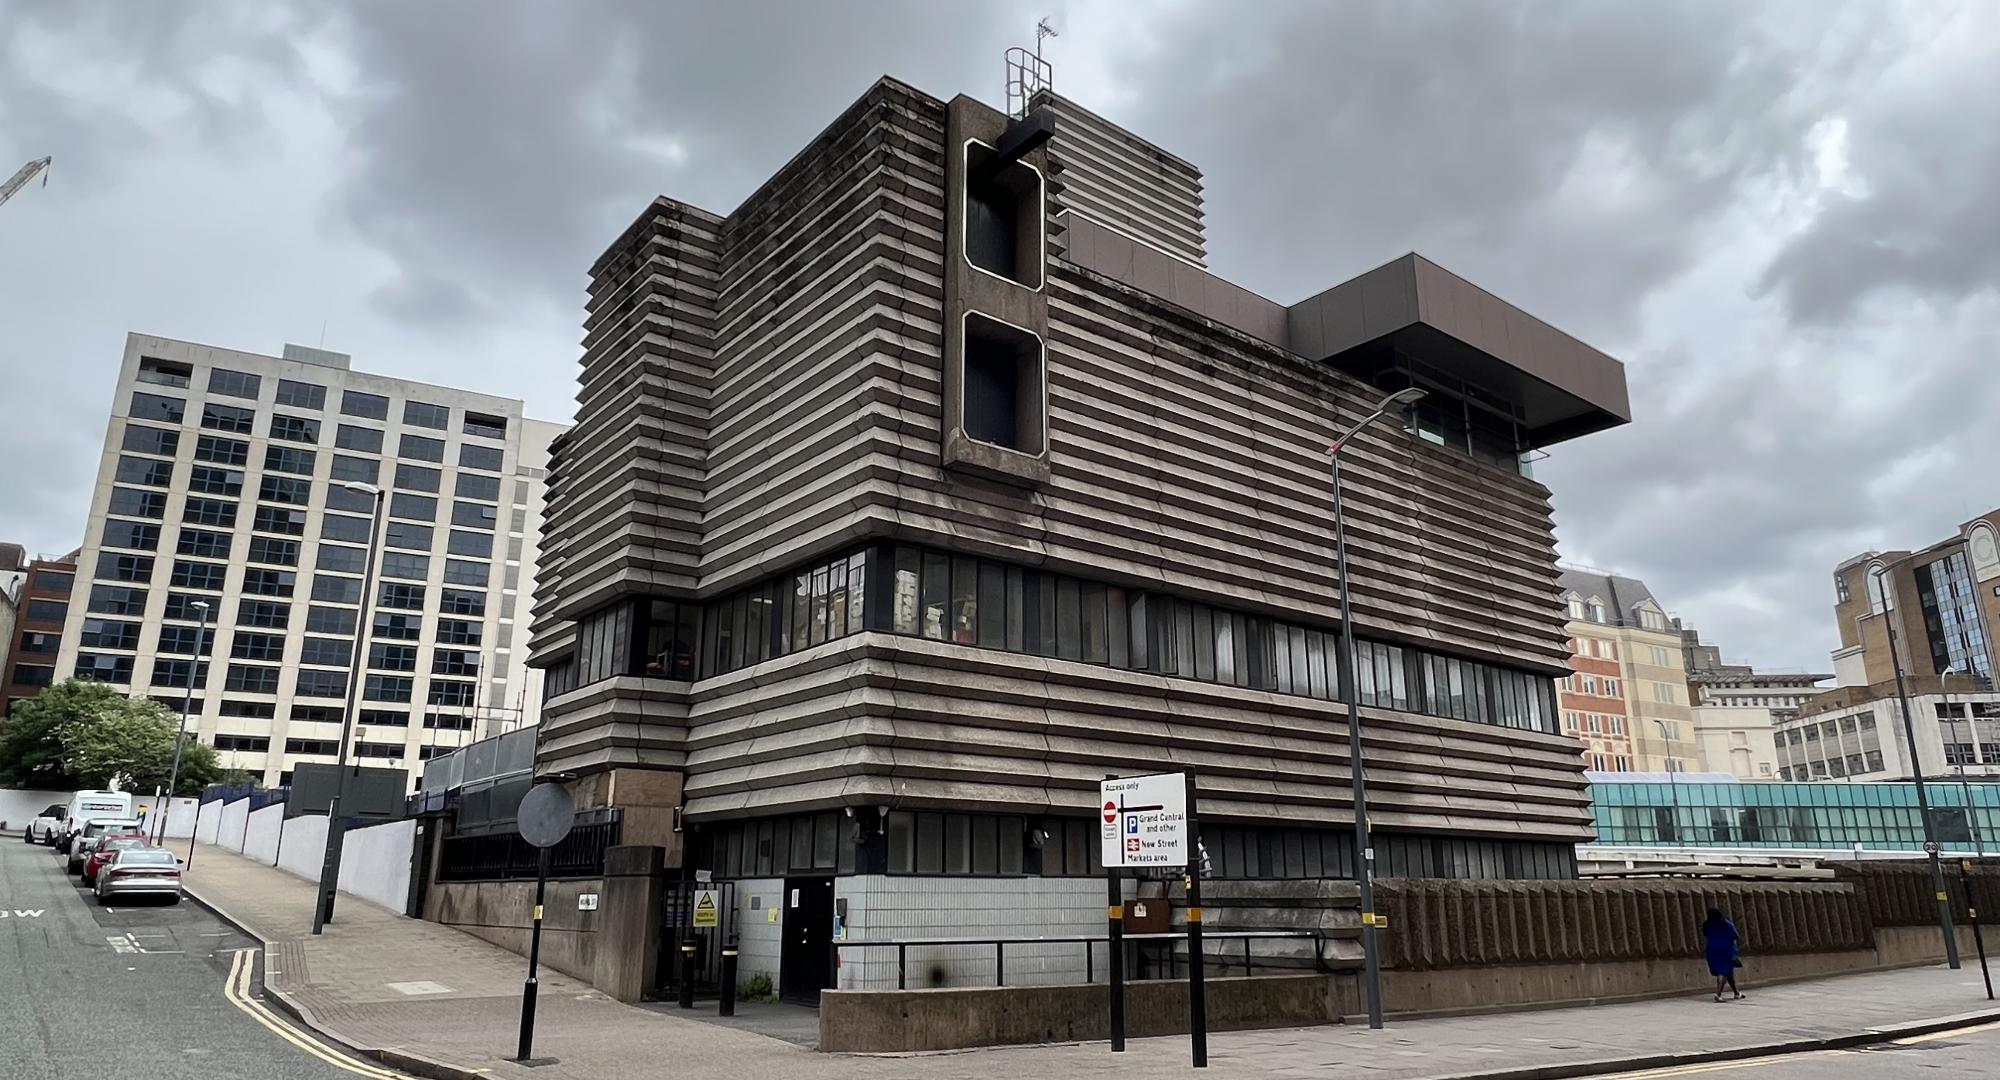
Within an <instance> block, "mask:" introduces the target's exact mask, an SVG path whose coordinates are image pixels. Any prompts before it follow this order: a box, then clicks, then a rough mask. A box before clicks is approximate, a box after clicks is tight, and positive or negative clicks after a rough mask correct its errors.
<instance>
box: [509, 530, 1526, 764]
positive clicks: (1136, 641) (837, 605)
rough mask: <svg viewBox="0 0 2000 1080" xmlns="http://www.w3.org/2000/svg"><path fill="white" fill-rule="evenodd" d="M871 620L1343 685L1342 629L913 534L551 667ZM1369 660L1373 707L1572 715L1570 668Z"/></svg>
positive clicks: (1147, 663) (614, 639)
mask: <svg viewBox="0 0 2000 1080" xmlns="http://www.w3.org/2000/svg"><path fill="white" fill-rule="evenodd" d="M871 567H872V568H877V569H876V572H872V573H871ZM864 628H867V629H873V630H878V631H886V632H889V633H895V634H904V635H908V636H912V637H923V638H928V639H931V640H935V641H949V642H953V643H956V644H961V645H974V646H978V647H980V648H990V649H1004V650H1007V651H1011V652H1021V653H1028V654H1031V655H1035V656H1047V657H1054V658H1057V659H1063V660H1075V661H1080V662H1083V663H1090V664H1104V665H1107V666H1110V667H1116V668H1122V669H1125V670H1131V671H1147V672H1152V673H1155V674H1159V675H1167V676H1173V677H1177V678H1187V679H1196V680H1199V681H1202V682H1209V683H1220V684H1223V685H1229V686H1240V687H1245V688H1248V689H1258V690H1269V691H1274V692H1277V693H1281V694H1294V695H1298V696H1301V697H1313V698H1319V699H1321V700H1327V701H1338V700H1340V697H1341V686H1342V682H1341V671H1340V669H1341V666H1342V665H1341V662H1340V635H1339V633H1338V632H1337V631H1332V630H1323V629H1318V628H1312V627H1306V626H1302V625H1298V624H1294V623H1288V622H1284V621H1281V620H1276V619H1270V618H1267V617H1265V616H1261V615H1252V614H1246V613H1244V612H1239V611H1230V610H1227V609H1224V608H1218V607H1214V606H1212V605H1209V604H1203V603H1198V602H1195V601H1190V600H1184V599H1181V598H1179V597H1175V596H1170V595H1166V594H1163V593H1154V592H1146V591H1143V590H1138V589H1125V588H1121V587H1119V586H1116V585H1106V584H1103V583H1101V582H1094V581H1086V580H1082V579H1079V578H1074V577H1070V576H1068V575H1064V574H1054V573H1048V572H1044V571H1040V570H1035V569H1031V568H1027V567H1021V566H1014V565H1010V564H1006V563H1000V562H995V561H992V560H988V559H979V558H974V557H971V556H965V555H956V556H955V555H952V554H949V553H947V552H943V551H939V550H936V549H929V548H921V547H917V546H914V545H908V544H882V545H875V546H872V547H869V548H864V549H861V550H859V551H852V552H849V553H847V554H844V555H841V556H840V557H838V558H835V559H833V560H830V561H828V562H824V563H820V564H817V565H814V566H810V567H806V568H803V569H800V570H797V571H794V572H792V573H789V574H785V575H781V576H779V577H776V578H771V579H767V580H765V581H762V582H759V583H757V584H755V585H752V586H750V587H748V588H745V589H740V590H738V591H736V592H734V593H731V594H729V595H727V596H724V597H722V598H720V599H718V600H715V601H711V602H709V603H707V604H704V605H693V604H688V603H682V602H675V601H669V600H637V601H625V602H621V603H618V604H614V605H612V606H610V607H608V608H604V609H602V610H600V611H598V612H595V613H593V614H591V615H587V616H585V617H584V618H582V619H580V620H578V624H577V651H576V653H575V655H574V657H573V659H572V660H570V661H565V663H564V664H558V665H555V666H553V667H551V668H550V669H549V674H548V679H547V681H546V682H545V684H544V686H545V692H546V693H547V694H549V695H550V696H553V695H555V694H558V693H566V692H567V691H568V690H569V689H574V688H576V687H578V686H587V685H589V684H591V683H594V682H597V681H599V680H602V679H607V678H611V677H612V676H614V675H620V674H643V675H651V676H654V677H659V678H675V679H687V678H696V677H699V678H710V677H713V676H716V675H723V674H727V673H729V672H731V671H735V670H737V669H739V668H742V667H746V666H748V665H750V664H755V663H759V662H761V661H764V660H769V659H772V658H773V657H778V656H785V655H788V654H790V653H793V652H797V651H800V650H803V649H807V648H811V647H813V646H816V645H820V644H823V643H825V642H827V641H831V640H835V639H837V638H840V637H844V636H846V635H848V634H852V633H857V632H859V631H860V630H862V629H864ZM565 665H569V667H568V670H564V668H565ZM1355 666H1356V668H1357V669H1358V676H1359V677H1358V678H1357V680H1356V696H1357V698H1358V700H1359V701H1360V703H1361V704H1362V705H1364V706H1369V707H1373V708H1379V709H1392V710H1398V711H1404V712H1417V713H1422V714H1425V715H1428V716H1436V717H1443V718H1447V719H1457V720H1467V721H1472V722H1476V723H1485V724H1496V725H1500V726H1504V727H1517V728H1524V729H1528V730H1536V731H1547V732H1554V731H1555V730H1556V716H1557V712H1556V709H1555V701H1554V682H1553V681H1552V680H1550V679H1548V678H1546V677H1543V676H1540V675H1532V674H1529V673H1527V672H1522V671H1516V670H1514V669H1511V668H1506V667H1501V666H1499V665H1496V664H1487V663H1482V662H1479V661H1474V660H1466V659H1462V658H1459V657H1455V656H1448V655H1445V654H1442V653H1433V652H1428V651H1426V650H1422V649H1416V648H1412V647H1409V646H1403V645H1394V644H1390V643H1387V642H1379V641H1356V642H1355ZM697 673H698V674H697Z"/></svg>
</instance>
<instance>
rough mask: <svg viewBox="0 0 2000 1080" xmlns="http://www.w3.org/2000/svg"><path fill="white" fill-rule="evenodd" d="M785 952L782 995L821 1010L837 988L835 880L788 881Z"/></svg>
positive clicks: (782, 955) (780, 956) (782, 953)
mask: <svg viewBox="0 0 2000 1080" xmlns="http://www.w3.org/2000/svg"><path fill="white" fill-rule="evenodd" d="M784 902H785V915H784V934H785V943H784V948H783V949H782V950H781V951H780V952H779V954H778V995H779V996H780V997H782V998H783V999H784V1000H786V1001H789V1002H792V1003H793V1004H796V1005H811V1006H813V1007H815V1008H817V1007H818V1006H819V992H820V991H821V990H824V989H826V988H827V987H829V986H832V985H833V879H832V878H830V877H820V878H786V879H785V896H784Z"/></svg>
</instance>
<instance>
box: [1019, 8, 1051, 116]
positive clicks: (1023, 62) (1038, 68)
mask: <svg viewBox="0 0 2000 1080" xmlns="http://www.w3.org/2000/svg"><path fill="white" fill-rule="evenodd" d="M1060 36H1062V35H1060V34H1058V33H1056V28H1055V27H1053V26H1050V25H1049V20H1047V19H1042V20H1040V21H1038V22H1036V23H1035V51H1034V52H1032V53H1031V52H1029V51H1028V50H1026V49H1024V48H1021V47H1020V46H1019V45H1016V46H1014V47H1013V48H1011V49H1008V50H1007V57H1006V60H1007V113H1008V115H1010V116H1012V117H1014V118H1015V119H1017V120H1018V119H1021V118H1022V117H1025V116H1027V115H1028V104H1029V101H1030V100H1031V99H1033V98H1034V96H1035V95H1036V94H1041V93H1053V92H1054V91H1055V78H1054V71H1053V70H1052V69H1051V68H1050V67H1049V62H1048V61H1047V60H1044V59H1042V41H1043V40H1044V39H1046V38H1052V37H1060Z"/></svg>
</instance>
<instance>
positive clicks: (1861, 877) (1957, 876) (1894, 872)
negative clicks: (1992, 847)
mask: <svg viewBox="0 0 2000 1080" xmlns="http://www.w3.org/2000/svg"><path fill="white" fill-rule="evenodd" d="M1827 866H1828V868H1829V869H1831V870H1832V871H1833V873H1834V877H1835V880H1837V881H1840V882H1842V883H1843V884H1846V885H1851V886H1853V888H1854V891H1855V893H1856V894H1858V895H1859V896H1860V898H1861V902H1862V906H1863V907H1864V908H1865V909H1866V911H1867V913H1868V918H1869V921H1870V922H1872V923H1873V924H1874V925H1875V926H1878V927H1881V926H1936V925H1937V917H1938V913H1937V899H1936V897H1937V892H1936V888H1935V886H1934V885H1933V884H1932V882H1931V868H1930V863H1928V862H1924V861H1915V862H1912V861H1909V860H1902V861H1896V862H1889V861H1868V862H1847V863H1828V864H1827ZM1944 869H1945V875H1944V885H1945V892H1946V894H1947V895H1949V896H1950V897H1951V909H1952V910H1953V911H1956V912H1960V913H1963V912H1964V911H1965V886H1966V884H1967V882H1966V880H1965V875H1963V874H1961V873H1960V870H1959V865H1958V862H1957V861H1956V860H1947V861H1946V862H1945V864H1944ZM1970 878H1971V882H1970V883H1971V885H1972V887H1973V889H1974V891H1975V893H1976V895H1977V896H1978V898H1979V901H1980V903H1981V904H1983V905H1987V906H1991V905H1992V904H1993V903H1994V902H1995V900H1996V898H2000V865H1995V864H1994V863H1993V862H1991V861H1988V862H1983V863H1982V862H1974V863H1973V868H1972V873H1971V875H1970Z"/></svg>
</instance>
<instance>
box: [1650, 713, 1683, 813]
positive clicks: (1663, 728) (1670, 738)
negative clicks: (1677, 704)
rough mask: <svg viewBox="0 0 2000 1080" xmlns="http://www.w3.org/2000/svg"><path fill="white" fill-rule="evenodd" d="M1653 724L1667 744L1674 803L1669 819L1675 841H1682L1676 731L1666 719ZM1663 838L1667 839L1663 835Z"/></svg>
mask: <svg viewBox="0 0 2000 1080" xmlns="http://www.w3.org/2000/svg"><path fill="white" fill-rule="evenodd" d="M1653 726H1654V727H1656V728H1659V729H1660V741H1661V742H1664V743H1666V744H1667V799H1668V800H1669V801H1670V802H1671V803H1672V805H1673V811H1672V813H1673V816H1672V817H1671V818H1670V819H1669V820H1670V821H1672V822H1673V826H1674V842H1675V843H1680V842H1681V787H1680V784H1679V783H1677V782H1675V780H1674V733H1673V732H1672V731H1669V730H1667V722H1666V721H1665V720H1654V721H1653ZM1661 839H1663V840H1664V839H1666V838H1665V837H1661Z"/></svg>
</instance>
